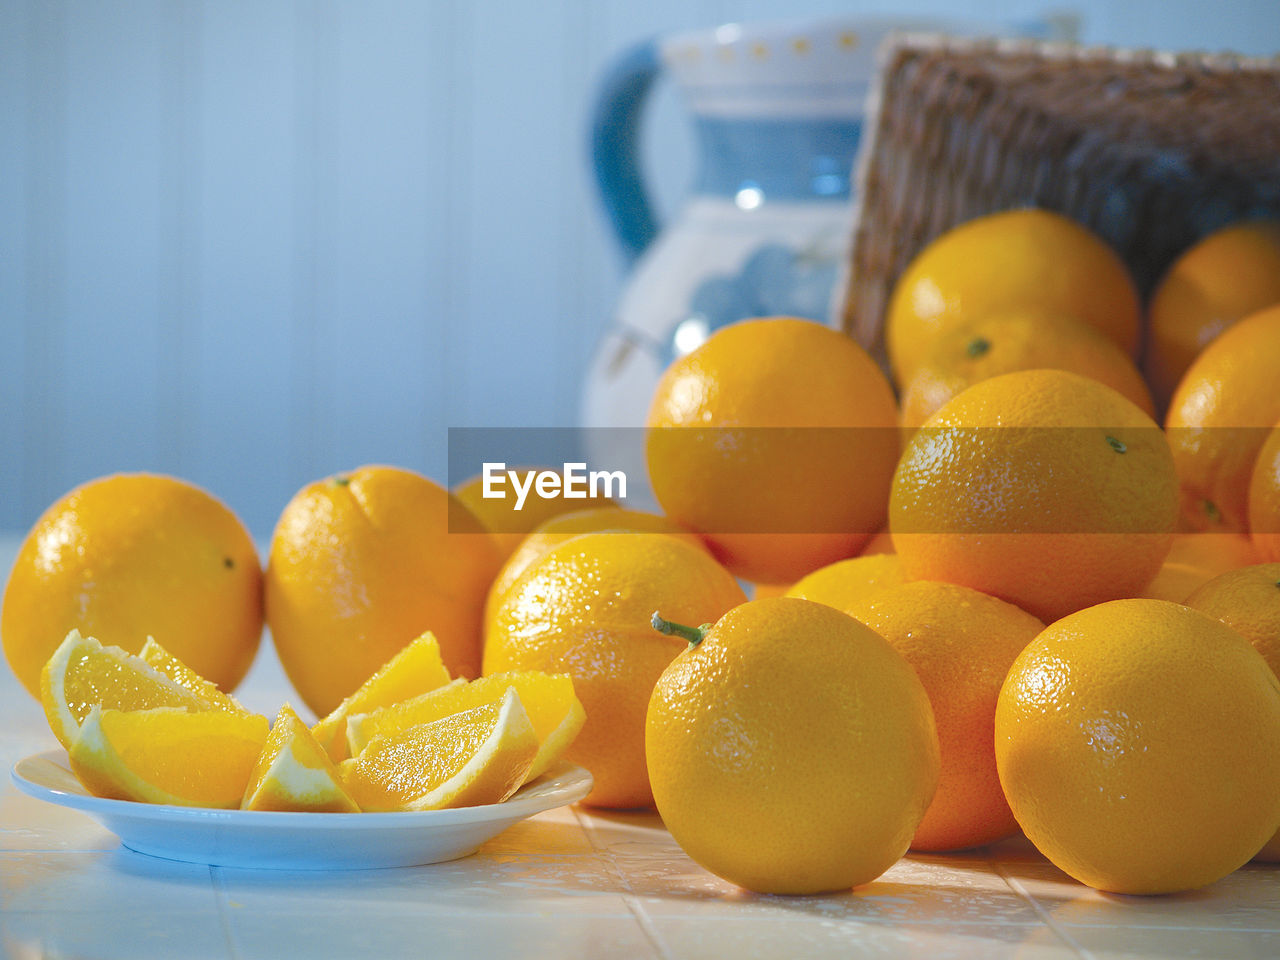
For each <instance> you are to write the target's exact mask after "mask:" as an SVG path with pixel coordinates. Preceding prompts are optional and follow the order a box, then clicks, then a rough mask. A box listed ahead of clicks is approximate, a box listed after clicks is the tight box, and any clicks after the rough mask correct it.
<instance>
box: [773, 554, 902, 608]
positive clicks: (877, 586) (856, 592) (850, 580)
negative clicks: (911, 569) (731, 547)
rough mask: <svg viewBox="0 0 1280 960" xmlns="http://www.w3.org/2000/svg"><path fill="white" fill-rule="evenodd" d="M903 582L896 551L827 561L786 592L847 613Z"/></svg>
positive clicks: (788, 594) (790, 595)
mask: <svg viewBox="0 0 1280 960" xmlns="http://www.w3.org/2000/svg"><path fill="white" fill-rule="evenodd" d="M906 582H907V575H906V574H905V573H903V572H902V560H901V559H899V557H898V555H897V554H896V553H872V554H866V555H864V556H861V557H850V558H849V559H848V560H837V561H836V562H835V563H829V564H827V565H826V566H825V567H821V568H820V569H818V570H815V571H813V573H811V574H808V575H807V576H804V577H801V578H800V579H799V580H798V581H796V582H795V583H794V584H792V585H791V588H790V589H789V590H787V593H786V595H787V596H788V597H800V598H801V599H802V600H813V601H814V602H816V603H825V604H826V605H827V606H829V607H835V608H836V609H837V610H843V611H844V612H845V613H849V612H850V610H851V608H852V607H853V605H854V604H856V603H858V602H859V601H861V600H862V599H863V598H864V597H866V596H868V595H870V594H874V593H877V592H878V591H880V590H883V589H885V588H886V587H896V586H899V585H901V584H904V583H906Z"/></svg>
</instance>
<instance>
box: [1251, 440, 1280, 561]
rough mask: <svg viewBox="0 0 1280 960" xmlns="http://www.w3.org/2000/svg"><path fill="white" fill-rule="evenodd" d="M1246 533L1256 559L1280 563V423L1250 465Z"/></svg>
mask: <svg viewBox="0 0 1280 960" xmlns="http://www.w3.org/2000/svg"><path fill="white" fill-rule="evenodd" d="M1249 530H1250V535H1251V537H1252V543H1253V546H1254V551H1255V553H1256V555H1257V559H1259V560H1280V423H1277V424H1276V425H1275V426H1274V427H1273V428H1272V429H1271V432H1270V433H1269V434H1268V435H1267V439H1266V440H1265V441H1264V442H1263V444H1262V448H1261V449H1260V450H1259V451H1258V459H1257V461H1256V462H1255V463H1254V465H1253V473H1252V474H1251V475H1250V478H1249Z"/></svg>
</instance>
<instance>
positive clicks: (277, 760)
mask: <svg viewBox="0 0 1280 960" xmlns="http://www.w3.org/2000/svg"><path fill="white" fill-rule="evenodd" d="M240 806H241V807H242V808H243V809H245V810H288V811H298V812H312V813H358V812H359V811H360V808H359V807H358V806H356V802H355V801H354V800H352V799H351V795H350V794H349V793H347V791H346V788H345V787H343V785H342V781H341V779H340V778H339V776H338V769H337V767H335V766H334V765H333V761H332V760H330V759H329V755H328V754H327V753H325V751H324V748H323V747H322V746H320V744H319V743H317V742H316V739H315V737H313V736H312V735H311V731H310V730H308V729H307V725H306V724H305V723H303V722H302V720H301V719H300V718H299V717H298V715H297V714H296V713H295V712H294V710H293V707H291V706H289V704H287V703H286V704H285V705H284V706H282V707H281V708H280V712H279V714H277V715H276V722H275V723H273V724H272V725H271V733H270V734H269V735H268V736H267V740H266V743H264V744H263V746H262V752H261V753H260V754H259V755H258V760H257V762H256V763H255V764H254V767H253V770H252V771H251V772H250V774H249V782H248V783H247V784H246V786H245V788H244V796H243V798H242V800H241V803H240Z"/></svg>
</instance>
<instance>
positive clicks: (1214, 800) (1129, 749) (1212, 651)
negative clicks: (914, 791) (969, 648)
mask: <svg viewBox="0 0 1280 960" xmlns="http://www.w3.org/2000/svg"><path fill="white" fill-rule="evenodd" d="M996 766H997V769H998V770H999V773H1000V783H1001V785H1002V786H1003V788H1004V792H1005V796H1006V797H1007V798H1008V800H1009V806H1010V807H1011V808H1012V809H1013V813H1014V816H1015V817H1017V819H1018V823H1019V825H1020V826H1021V827H1022V829H1023V832H1025V833H1026V835H1027V837H1028V838H1029V839H1030V840H1031V842H1032V843H1034V844H1035V845H1036V847H1037V848H1038V849H1039V850H1040V852H1041V853H1043V854H1044V855H1045V856H1046V857H1048V858H1049V859H1050V860H1051V861H1052V862H1053V863H1054V864H1055V865H1056V866H1057V867H1058V868H1059V869H1061V870H1063V871H1065V872H1066V873H1068V874H1070V875H1071V876H1073V877H1075V878H1076V879H1077V880H1079V881H1081V882H1082V883H1086V884H1088V885H1089V886H1091V887H1096V888H1098V889H1100V890H1108V891H1111V892H1113V893H1172V892H1176V891H1180V890H1191V889H1195V888H1197V887H1202V886H1204V885H1206V884H1209V883H1213V882H1214V881H1215V880H1217V879H1219V878H1220V877H1223V876H1226V875H1227V874H1228V873H1230V872H1231V871H1233V870H1235V869H1236V868H1237V867H1239V866H1241V865H1242V864H1244V863H1246V862H1247V861H1248V860H1249V858H1250V857H1252V856H1253V855H1254V854H1255V853H1257V852H1258V850H1259V849H1260V848H1261V847H1262V845H1263V844H1264V843H1265V842H1266V841H1267V840H1268V838H1270V837H1271V836H1272V835H1273V834H1274V833H1275V832H1276V828H1277V826H1280V681H1277V679H1276V676H1275V674H1274V673H1272V672H1271V670H1270V668H1269V667H1268V666H1267V664H1266V661H1264V660H1263V659H1262V657H1261V656H1260V655H1259V653H1258V651H1256V650H1255V649H1253V647H1252V646H1250V644H1249V643H1248V641H1246V640H1245V639H1244V638H1243V637H1242V636H1240V634H1238V633H1236V632H1235V631H1234V630H1232V629H1230V628H1229V627H1227V626H1226V625H1224V624H1222V623H1219V622H1218V621H1217V620H1215V619H1213V618H1212V617H1210V616H1208V615H1207V614H1205V613H1201V612H1200V611H1198V610H1192V609H1190V608H1189V607H1185V606H1182V605H1181V604H1177V603H1169V602H1166V601H1163V600H1115V601H1112V602H1110V603H1104V604H1099V605H1098V606H1096V607H1090V608H1089V609H1088V610H1081V611H1080V612H1078V613H1075V614H1072V615H1071V616H1069V617H1065V618H1063V619H1062V620H1059V621H1058V622H1057V623H1054V624H1052V625H1050V626H1049V627H1047V628H1046V629H1045V631H1044V632H1043V633H1041V634H1040V636H1038V637H1037V638H1036V639H1035V640H1033V641H1032V642H1031V643H1030V644H1029V645H1028V646H1027V648H1026V649H1025V650H1024V651H1023V652H1022V653H1021V654H1020V655H1019V657H1018V659H1017V660H1016V661H1015V662H1014V664H1013V667H1012V668H1011V669H1010V671H1009V676H1008V678H1007V679H1006V680H1005V684H1004V687H1003V689H1002V690H1001V691H1000V700H999V703H998V704H997V706H996Z"/></svg>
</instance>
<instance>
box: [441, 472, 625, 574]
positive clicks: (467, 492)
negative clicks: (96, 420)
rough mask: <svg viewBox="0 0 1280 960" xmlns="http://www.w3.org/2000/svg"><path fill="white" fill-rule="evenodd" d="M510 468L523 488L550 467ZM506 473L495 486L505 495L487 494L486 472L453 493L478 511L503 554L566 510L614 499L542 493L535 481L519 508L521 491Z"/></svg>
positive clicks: (459, 485) (497, 490) (566, 511)
mask: <svg viewBox="0 0 1280 960" xmlns="http://www.w3.org/2000/svg"><path fill="white" fill-rule="evenodd" d="M510 469H511V470H512V471H514V472H515V474H516V475H517V477H518V482H519V483H520V484H521V489H524V485H525V484H528V483H529V474H531V473H539V472H543V471H544V470H546V468H544V467H512V468H510ZM552 472H558V473H559V474H560V475H561V477H563V476H564V471H563V469H562V470H559V471H552ZM502 477H503V482H502V483H501V484H500V485H498V484H496V483H495V490H496V492H500V493H501V496H498V497H486V496H485V495H484V475H483V474H480V475H477V476H474V477H472V478H471V479H470V480H466V481H464V482H463V483H460V484H458V485H457V486H456V487H454V488H453V495H454V496H456V497H457V498H458V499H459V500H461V501H462V502H463V503H464V504H465V505H466V506H467V509H469V510H470V511H471V512H472V513H474V514H475V515H476V519H477V520H479V521H480V523H481V525H482V526H483V527H484V528H485V529H486V530H488V531H489V532H490V533H491V534H493V539H494V542H495V543H496V544H497V545H498V552H499V553H500V554H501V556H502V557H503V558H506V557H508V556H510V555H511V553H512V551H514V550H515V549H516V548H517V547H518V546H520V544H521V542H522V541H523V540H524V538H525V534H527V533H529V532H530V531H532V530H535V529H537V528H538V527H540V526H542V524H544V523H546V522H547V521H548V520H551V519H553V518H554V517H558V516H560V515H561V514H565V513H577V512H578V511H581V510H582V509H583V508H584V507H585V506H586V505H588V504H596V505H599V504H601V503H609V502H611V501H609V500H608V498H606V497H603V496H591V497H588V498H587V499H586V500H582V499H574V498H571V497H564V496H560V495H559V494H557V495H556V496H542V495H541V494H540V493H539V492H538V489H537V486H536V484H535V485H531V486H529V487H528V492H527V494H526V495H525V499H524V501H523V503H521V504H520V508H519V509H516V504H517V503H518V502H519V497H518V494H517V491H516V490H515V489H514V486H513V483H512V480H511V479H510V477H508V476H507V475H506V472H505V471H504V472H503V473H502ZM589 492H590V491H589Z"/></svg>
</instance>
